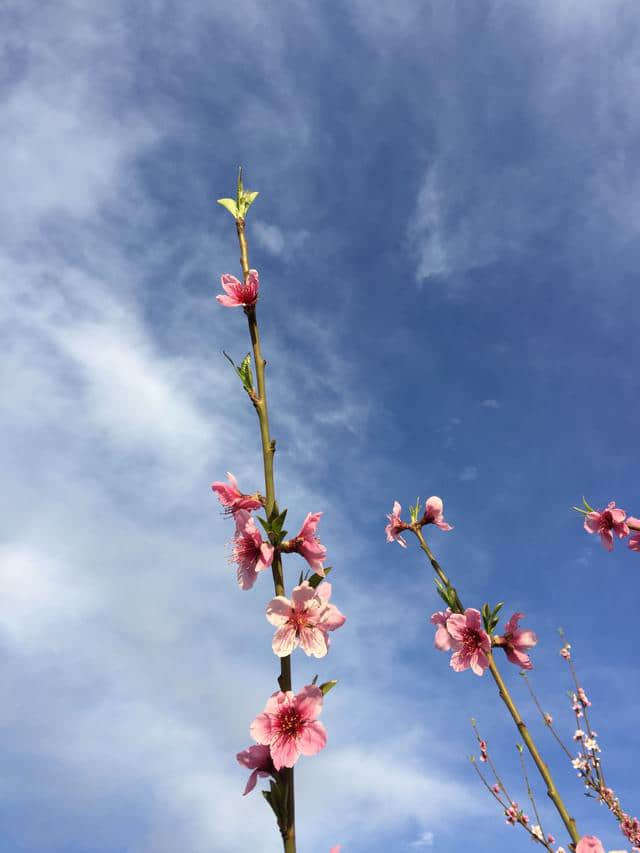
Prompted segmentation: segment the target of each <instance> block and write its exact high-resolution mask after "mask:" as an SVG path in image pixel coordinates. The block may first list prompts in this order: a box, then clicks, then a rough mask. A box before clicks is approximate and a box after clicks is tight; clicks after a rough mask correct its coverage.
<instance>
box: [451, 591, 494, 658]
mask: <svg viewBox="0 0 640 853" xmlns="http://www.w3.org/2000/svg"><path fill="white" fill-rule="evenodd" d="M447 631H448V632H449V634H450V635H451V639H452V645H451V648H452V649H454V652H453V654H452V655H451V662H450V665H451V668H452V669H454V670H455V671H456V672H462V670H463V669H469V667H470V668H471V669H472V670H473V672H474V673H475V674H476V675H482V674H483V673H484V671H485V669H486V668H487V667H488V666H489V661H488V659H487V654H489V652H490V651H491V640H490V639H489V635H488V634H487V632H486V631H485V630H484V628H483V627H482V616H481V614H480V611H479V610H474V608H472V607H468V608H467V609H466V610H465V611H464V613H453V614H452V615H451V616H449V618H448V619H447Z"/></svg>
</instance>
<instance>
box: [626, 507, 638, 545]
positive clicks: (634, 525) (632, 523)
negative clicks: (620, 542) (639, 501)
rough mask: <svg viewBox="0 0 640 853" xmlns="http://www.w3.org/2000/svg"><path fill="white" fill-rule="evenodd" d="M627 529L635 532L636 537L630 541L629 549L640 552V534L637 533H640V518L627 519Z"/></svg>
mask: <svg viewBox="0 0 640 853" xmlns="http://www.w3.org/2000/svg"><path fill="white" fill-rule="evenodd" d="M627 527H628V528H629V529H630V530H633V531H634V535H633V536H631V537H630V539H629V548H631V550H632V551H640V533H635V531H636V530H638V531H640V518H634V517H633V516H632V515H630V516H629V518H628V519H627Z"/></svg>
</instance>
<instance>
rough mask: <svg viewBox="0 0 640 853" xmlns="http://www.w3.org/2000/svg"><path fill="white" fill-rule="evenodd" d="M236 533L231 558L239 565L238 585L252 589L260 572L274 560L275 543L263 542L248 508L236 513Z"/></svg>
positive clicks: (241, 587)
mask: <svg viewBox="0 0 640 853" xmlns="http://www.w3.org/2000/svg"><path fill="white" fill-rule="evenodd" d="M235 520H236V533H235V536H234V537H233V540H232V543H231V560H232V562H234V563H237V565H238V586H239V587H240V589H251V587H252V586H253V585H254V583H255V582H256V578H257V577H258V572H262V571H264V569H266V568H268V567H269V566H270V565H271V563H272V562H273V545H271V544H270V543H269V542H263V541H262V536H261V535H260V531H259V530H258V528H257V527H256V523H255V521H254V520H253V518H252V517H251V515H250V514H249V513H248V512H247V510H246V509H239V510H238V511H237V512H236V514H235Z"/></svg>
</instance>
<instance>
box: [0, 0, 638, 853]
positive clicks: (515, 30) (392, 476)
mask: <svg viewBox="0 0 640 853" xmlns="http://www.w3.org/2000/svg"><path fill="white" fill-rule="evenodd" d="M2 17H3V26H2V28H1V30H2V35H0V39H1V40H2V46H3V50H2V52H1V54H0V57H1V58H0V62H1V63H2V73H1V74H0V92H1V95H2V98H3V109H2V114H1V117H0V126H1V130H2V137H3V157H2V162H1V163H0V175H1V177H2V186H3V192H2V194H1V195H0V235H1V241H0V269H1V271H2V274H1V275H0V288H1V289H2V302H3V306H4V310H3V312H2V331H3V341H4V357H3V359H2V367H1V370H2V374H3V376H2V379H3V388H4V389H5V390H4V393H3V395H2V399H1V400H0V406H1V407H2V442H1V443H0V447H1V448H2V450H1V451H0V452H1V453H2V467H3V472H4V479H5V489H4V495H5V498H4V501H3V512H2V521H1V525H2V539H1V540H0V551H1V558H0V572H1V576H2V590H3V601H4V606H3V608H2V612H1V613H0V648H1V650H2V662H3V666H2V668H1V670H0V671H1V672H2V688H3V689H2V695H3V697H4V698H3V702H2V706H1V710H0V721H1V725H0V739H1V746H2V755H3V760H2V771H1V775H0V784H1V787H2V792H3V797H2V805H1V806H0V814H1V818H2V825H3V833H2V841H1V842H0V850H1V851H2V853H5V851H6V853H18V851H20V853H22V851H25V852H26V851H39V853H62V851H64V853H89V851H90V853H116V851H118V852H119V851H127V853H175V851H177V850H184V851H189V853H204V851H207V853H210V851H221V853H222V852H223V851H224V852H225V853H226V852H227V851H228V853H247V851H254V850H260V851H265V853H272V852H273V853H276V851H278V850H279V849H280V844H279V840H278V835H277V833H276V831H275V829H274V828H273V826H272V817H271V814H270V812H269V810H268V809H267V807H266V806H265V805H264V804H263V803H262V802H261V801H260V798H259V796H258V795H255V794H254V795H253V796H251V797H246V798H244V799H243V798H242V797H241V791H242V788H243V786H244V781H245V776H246V774H245V772H244V771H243V770H242V769H241V768H239V767H238V766H237V765H236V763H235V760H234V755H235V753H236V752H237V751H238V750H240V749H242V748H244V747H245V746H247V745H248V744H249V738H248V725H249V722H250V721H251V720H252V719H253V717H254V716H255V715H256V714H257V713H258V712H259V711H260V710H262V707H263V704H264V701H265V699H266V697H267V696H268V695H269V693H270V692H271V691H272V690H273V689H274V681H273V679H274V673H275V671H276V668H277V661H276V660H275V658H274V656H273V654H272V652H271V650H270V640H271V635H272V629H271V627H270V626H269V625H268V623H267V622H266V620H265V619H264V617H263V610H264V606H265V604H266V602H267V601H268V600H269V598H270V597H271V586H270V583H269V579H268V578H260V582H259V583H258V584H256V587H255V588H254V589H253V591H252V592H250V593H241V592H239V590H238V589H237V587H236V585H235V581H234V576H233V570H232V569H231V567H230V566H229V565H228V564H227V553H228V550H225V549H226V548H227V546H226V544H225V543H227V542H228V539H229V537H230V532H231V531H230V523H229V522H228V521H226V520H224V519H223V518H222V517H221V516H220V514H219V509H218V506H217V503H216V501H215V499H214V497H213V496H212V495H211V493H210V491H209V486H210V483H211V481H213V480H215V479H221V478H223V477H224V473H225V471H227V470H231V471H233V472H234V473H235V474H236V475H237V476H238V478H239V479H240V482H241V484H242V485H246V487H247V488H258V487H260V475H261V461H260V456H259V445H258V433H257V428H256V423H255V419H254V415H253V411H252V410H251V408H250V407H249V406H248V405H247V401H246V400H245V399H243V396H242V393H241V392H240V390H239V389H238V387H237V383H236V381H235V380H234V376H233V373H232V372H231V370H230V369H229V365H228V363H227V362H226V361H225V360H224V359H223V357H222V356H221V350H222V349H223V348H224V349H225V350H227V351H229V352H232V353H233V354H234V355H235V356H236V357H241V356H242V355H244V353H245V352H246V350H247V348H248V344H247V337H246V326H245V323H244V317H243V315H242V313H241V312H231V311H225V310H223V309H222V308H220V306H219V305H218V304H217V303H216V302H215V299H214V296H215V294H216V293H217V292H218V288H219V285H218V278H219V275H220V274H221V273H223V272H231V273H234V274H237V273H238V263H237V255H238V251H237V246H236V243H235V235H234V229H233V223H232V221H231V219H230V217H229V216H228V214H226V213H225V212H224V211H223V210H222V208H220V207H218V206H217V205H216V204H215V199H216V198H218V197H220V196H222V195H229V194H231V193H232V192H233V186H234V180H235V170H236V167H237V165H238V164H239V163H242V164H243V165H244V167H245V170H246V183H247V185H248V186H249V187H250V188H252V189H257V190H259V191H260V193H261V195H260V197H259V199H258V201H257V202H256V203H255V205H254V207H253V208H252V210H251V213H250V220H249V226H248V236H249V240H250V245H251V260H252V265H254V266H256V267H257V268H258V269H259V270H260V274H261V281H262V299H261V302H260V322H261V327H262V334H263V346H264V350H265V355H266V357H267V359H268V361H269V373H268V382H269V394H270V401H271V418H272V427H273V433H274V435H275V436H276V438H277V440H278V455H277V483H278V495H279V500H280V503H281V505H282V506H287V507H289V517H290V523H291V525H295V524H297V523H298V522H299V521H301V520H302V518H303V517H304V515H305V514H306V513H307V512H308V511H316V510H323V511H324V513H325V515H324V517H323V519H322V522H321V528H320V530H321V534H322V540H323V542H325V544H326V545H327V546H328V548H329V558H330V562H331V563H332V564H333V565H334V566H335V569H334V572H335V574H334V576H333V578H334V596H333V597H334V600H335V602H336V603H337V604H338V606H339V607H340V608H341V610H343V612H344V613H345V614H346V615H347V617H348V621H347V623H346V625H345V626H344V628H342V629H341V630H340V632H338V633H337V634H336V635H334V640H333V644H332V648H331V652H330V655H329V656H328V657H327V658H326V659H324V660H322V661H320V662H316V661H313V660H308V659H306V658H305V657H304V656H303V655H301V654H299V655H297V656H296V658H295V660H294V679H295V682H296V686H297V687H300V686H302V685H303V684H304V683H306V682H308V681H309V680H310V679H311V678H312V676H313V675H314V674H315V673H316V672H319V673H320V676H321V679H324V678H330V677H335V678H338V679H339V680H340V685H339V687H338V688H337V689H336V690H334V691H333V693H331V694H330V696H329V697H328V698H327V701H326V704H325V710H324V712H323V717H324V721H325V724H326V726H327V729H328V731H329V738H330V740H329V746H328V747H327V749H326V750H324V751H323V752H322V753H321V754H320V755H319V756H318V757H317V758H314V759H303V760H302V761H301V762H300V763H299V765H298V767H299V770H298V772H297V782H298V792H299V794H298V806H297V808H298V830H299V838H300V844H299V849H300V850H301V853H307V851H309V853H311V851H327V850H328V849H329V847H330V846H331V844H334V843H337V842H342V844H343V851H344V853H364V851H367V852H368V853H375V851H389V850H392V851H414V850H422V849H425V850H434V851H438V853H453V851H458V850H460V849H462V848H464V849H473V850H474V851H478V853H484V852H485V851H487V853H488V851H495V850H501V851H502V850H504V851H514V853H517V851H520V850H522V851H525V850H530V849H531V842H530V841H529V839H528V838H527V837H525V835H524V833H521V832H518V831H517V830H514V829H511V828H509V827H506V826H505V825H504V820H503V818H502V816H501V815H500V813H499V811H498V810H497V809H495V808H494V805H493V803H492V802H491V801H490V800H489V799H488V797H487V796H486V795H485V792H484V791H483V789H482V788H481V786H480V785H479V784H478V782H477V780H476V778H475V775H474V774H473V772H472V770H471V768H470V766H469V763H468V760H467V756H468V755H469V754H470V753H471V752H472V751H473V746H474V741H473V736H472V733H471V730H470V727H469V718H470V717H471V716H474V717H476V719H477V720H478V723H479V725H480V727H481V730H482V732H483V734H484V736H485V737H486V739H487V740H488V742H489V745H490V749H491V750H492V753H493V755H494V759H495V760H496V762H497V763H498V765H499V767H500V769H501V771H502V773H503V775H504V777H505V781H506V780H507V779H508V780H509V781H510V787H511V788H513V789H514V790H515V791H516V792H518V793H517V797H518V798H519V799H520V801H522V802H524V800H525V793H524V788H523V784H522V781H521V779H520V777H519V770H518V760H517V754H516V751H515V748H514V743H515V741H516V737H515V730H513V729H512V727H510V723H509V721H508V719H507V717H506V712H505V711H503V709H502V708H501V707H500V706H499V705H498V703H497V699H496V695H495V689H494V688H493V686H492V683H491V682H490V681H489V679H488V678H487V677H485V678H483V679H478V678H476V677H475V676H473V675H472V674H471V673H469V672H467V673H462V674H457V675H456V674H454V673H453V672H452V671H451V670H450V669H449V667H448V661H447V656H445V655H442V654H439V653H437V652H436V651H435V650H434V649H433V639H432V638H433V630H432V627H431V626H430V625H429V623H428V621H427V619H428V616H429V615H430V614H431V613H432V612H433V610H435V609H437V607H438V600H437V598H436V595H435V592H434V590H433V585H432V580H431V576H430V573H429V572H428V571H427V569H426V567H425V565H424V561H423V560H422V559H421V557H420V555H419V553H418V552H417V551H416V550H414V549H408V550H407V552H403V551H401V549H399V548H398V547H397V546H395V545H387V544H386V543H385V541H384V534H383V528H384V524H385V521H386V519H385V514H386V513H387V512H389V511H390V508H391V504H392V502H393V500H394V499H398V500H399V501H400V502H401V503H402V504H403V506H405V507H406V506H407V505H408V504H409V503H410V502H412V501H413V500H415V497H416V496H417V495H420V496H421V497H422V498H423V499H424V498H426V497H428V496H429V495H431V494H437V495H440V496H442V497H443V499H444V501H445V515H446V517H447V519H448V520H449V521H450V522H451V523H452V524H454V525H455V530H454V531H453V532H451V533H448V534H444V533H441V532H439V531H434V532H433V534H432V536H431V542H432V545H433V547H434V550H435V551H436V554H437V555H438V557H439V558H440V560H441V562H442V563H443V565H444V567H445V569H446V570H447V571H448V572H449V573H450V575H451V576H452V578H453V579H454V581H455V583H456V585H457V587H458V589H459V591H460V593H461V596H462V598H463V600H464V601H465V603H466V604H468V605H476V606H480V605H481V604H482V603H483V602H484V601H491V602H495V601H497V600H504V601H505V602H506V605H505V610H506V611H507V612H508V613H511V612H513V611H514V610H522V611H525V612H526V614H527V618H526V624H527V625H528V626H530V627H532V628H534V629H535V630H536V631H537V633H538V637H539V645H538V647H537V649H536V652H535V656H534V660H535V663H536V667H537V668H536V673H535V683H536V685H537V687H538V690H539V692H540V695H541V697H542V699H543V702H544V704H545V707H548V708H549V710H550V711H552V712H553V713H554V715H555V716H556V719H558V721H560V727H561V728H563V729H564V731H565V732H566V734H567V736H570V734H571V732H572V730H573V729H572V721H571V717H570V715H569V712H568V706H567V703H566V697H565V694H564V691H565V690H566V688H567V681H566V677H565V676H566V673H565V671H564V669H563V668H562V666H561V661H560V659H559V658H558V656H557V650H558V647H559V644H558V639H557V634H556V628H557V627H558V626H559V625H563V626H564V628H565V629H566V630H567V632H568V634H569V635H570V638H571V641H572V643H573V646H574V650H575V652H576V657H577V662H578V666H579V670H580V672H581V674H582V677H583V680H584V683H585V687H586V688H587V692H588V693H589V695H590V698H591V700H592V701H593V715H594V726H595V728H596V729H597V731H598V732H599V734H600V740H601V743H602V746H603V749H604V750H605V751H604V758H605V761H606V767H607V769H608V781H609V783H610V784H612V786H613V787H614V788H615V789H616V790H617V791H618V792H619V794H620V795H621V797H622V799H623V803H624V804H625V805H626V807H627V808H628V809H629V810H630V811H633V810H634V809H635V808H637V803H638V800H639V799H640V797H639V794H640V789H639V787H638V784H637V782H636V781H635V775H636V774H633V773H631V772H630V769H631V761H632V758H631V756H633V755H634V754H637V751H638V749H640V743H639V738H638V732H637V726H636V725H635V721H636V714H635V712H634V709H635V706H636V704H637V702H638V699H639V697H640V687H639V684H638V674H637V656H636V650H637V642H636V627H635V626H636V625H637V601H638V597H637V592H636V590H637V583H638V580H637V573H638V557H637V555H634V554H632V553H631V552H628V551H627V549H626V548H625V547H624V546H622V547H620V546H618V547H617V548H616V550H615V551H614V553H613V554H611V555H607V554H606V553H605V552H604V551H603V550H602V548H601V546H600V545H599V543H598V542H597V541H596V540H595V538H594V537H587V535H586V534H585V533H583V532H582V531H581V526H580V521H579V519H578V517H577V516H576V514H574V513H572V512H571V510H570V506H571V505H572V504H573V503H575V502H576V501H577V500H579V498H580V496H581V495H582V494H583V493H584V494H586V495H587V497H588V498H589V500H590V501H591V503H593V504H594V505H597V506H602V505H603V504H605V503H606V502H607V501H608V500H610V499H616V500H617V501H618V503H619V505H621V506H623V507H624V508H626V509H627V510H628V511H629V512H632V513H635V514H636V515H640V495H639V494H638V489H637V472H636V471H635V468H634V459H636V458H637V433H638V430H637V423H638V417H639V415H640V403H639V402H638V401H639V399H640V396H639V394H638V391H639V389H640V380H639V379H638V372H637V370H635V369H634V368H635V367H636V366H637V363H638V356H639V354H640V353H639V346H638V343H637V341H638V334H637V318H638V316H639V314H640V311H639V309H640V305H639V297H638V288H637V284H636V279H637V269H638V264H639V262H640V245H639V243H638V234H639V231H640V204H639V202H638V198H640V195H639V190H640V171H639V164H640V160H639V158H638V154H637V151H638V142H639V137H640V118H639V116H640V110H639V109H638V107H639V104H638V83H639V81H640V66H639V64H638V48H639V47H640V33H639V29H640V18H639V16H638V11H637V7H636V4H635V3H632V2H620V1H619V0H610V2H607V3H597V2H591V0H571V2H570V1H569V0H567V2H564V3H557V2H555V0H539V2H537V3H535V4H532V3H526V2H515V0H514V2H499V0H478V2H475V3H473V4H465V3H451V2H444V0H443V2H431V3H425V2H415V0H395V2H393V3H391V2H387V0H380V2H377V3H375V4H374V3H370V2H364V0H351V2H339V0H335V2H321V3H314V4H311V3H308V2H299V1H298V2H293V0H282V2H279V3H277V4H276V3H271V4H269V3H260V2H248V0H236V2H234V3H222V2H215V0H214V2H199V0H186V2H185V3H183V4H177V3H173V4H172V3H166V2H150V3H146V4H130V3H125V2H120V0H113V2H111V3H109V4H108V5H107V7H105V8H101V7H100V6H99V4H95V3H86V2H85V3H82V2H66V0H59V2H56V3H38V4H35V3H31V2H24V0H22V2H20V3H18V2H13V0H9V2H8V3H5V4H4V7H3V12H2ZM295 559H296V558H292V559H291V563H292V567H291V568H290V569H289V583H291V582H292V581H293V580H294V579H295V578H296V577H297V572H298V571H299V567H300V564H299V562H297V561H296V562H295V566H294V565H293V562H294V560H295ZM509 669H510V671H508V672H507V675H508V676H509V678H510V682H512V683H513V686H514V690H515V691H516V693H517V695H518V697H519V698H520V699H521V706H522V710H523V713H524V714H525V716H526V717H527V719H532V720H534V719H535V718H534V715H533V713H532V709H531V704H530V702H529V701H528V700H527V697H526V695H524V694H523V693H522V689H521V688H522V685H521V684H520V683H519V678H518V675H517V671H516V670H515V668H513V667H510V668H509ZM532 725H533V729H534V732H535V733H536V736H537V737H538V739H539V740H540V742H541V744H542V745H543V746H544V747H545V750H546V755H547V756H548V758H549V762H550V763H551V765H552V767H553V769H554V771H555V772H556V776H557V781H558V784H559V787H560V788H561V791H562V792H563V793H564V794H565V796H566V798H567V800H568V802H570V804H571V808H572V810H573V812H574V814H575V816H576V818H577V820H578V824H579V826H580V828H581V829H582V830H583V831H584V832H593V833H596V834H600V835H601V837H602V838H603V840H604V841H605V843H606V845H607V849H609V848H622V847H623V844H622V840H623V839H622V838H621V837H620V836H619V835H618V833H617V830H616V827H615V825H614V824H613V822H612V821H610V820H608V818H607V816H606V814H604V812H603V811H602V810H601V809H599V808H596V807H595V806H593V805H592V804H590V803H589V802H588V801H586V800H585V799H584V797H583V796H582V791H581V788H580V785H579V783H578V781H577V780H576V779H575V777H574V774H573V771H572V769H571V768H570V767H567V766H566V765H565V764H564V763H563V761H562V760H561V756H558V755H557V754H556V752H555V751H554V745H553V743H552V742H551V741H550V739H548V738H545V732H544V731H541V730H540V726H539V725H538V724H537V722H533V723H532ZM537 794H538V803H539V805H540V808H541V810H542V813H543V817H546V818H547V819H546V821H545V826H546V828H547V829H548V831H553V832H554V834H556V835H557V836H558V837H559V839H560V840H565V839H564V838H563V836H562V834H561V832H560V827H559V825H558V822H557V821H556V820H555V818H554V817H553V815H552V814H551V812H550V811H549V810H548V808H547V805H546V803H545V802H544V800H545V795H544V792H543V790H542V789H541V788H539V789H538V790H537Z"/></svg>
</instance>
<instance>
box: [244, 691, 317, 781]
mask: <svg viewBox="0 0 640 853" xmlns="http://www.w3.org/2000/svg"><path fill="white" fill-rule="evenodd" d="M322 699H323V696H322V691H321V690H320V688H319V687H314V686H313V685H311V684H309V685H307V686H306V687H303V688H302V690H301V691H300V692H299V693H298V694H296V695H295V696H294V694H293V693H292V692H291V691H290V690H288V691H287V692H286V693H282V692H279V693H274V694H273V696H271V698H270V699H269V700H268V701H267V704H266V706H265V709H264V711H263V712H262V714H259V715H258V716H257V717H256V718H255V720H254V721H253V722H252V723H251V727H250V729H249V731H250V732H251V737H252V738H253V739H254V740H255V741H257V742H258V743H261V744H263V745H264V746H268V747H269V750H270V752H271V758H272V759H273V766H274V767H275V769H276V770H280V768H281V767H293V765H294V764H295V763H296V761H297V760H298V758H299V757H300V756H301V755H315V754H316V753H317V752H320V750H321V749H324V747H325V746H326V745H327V733H326V731H325V728H324V726H323V725H322V723H320V722H318V717H319V716H320V712H321V711H322Z"/></svg>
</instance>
